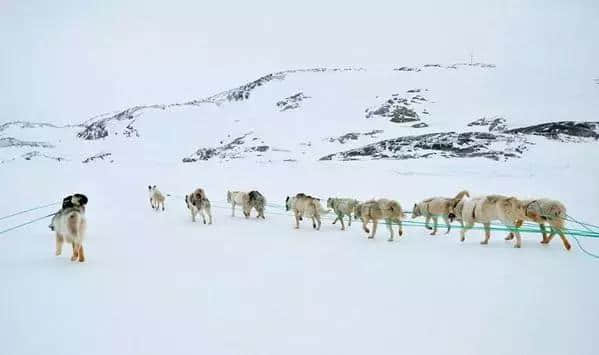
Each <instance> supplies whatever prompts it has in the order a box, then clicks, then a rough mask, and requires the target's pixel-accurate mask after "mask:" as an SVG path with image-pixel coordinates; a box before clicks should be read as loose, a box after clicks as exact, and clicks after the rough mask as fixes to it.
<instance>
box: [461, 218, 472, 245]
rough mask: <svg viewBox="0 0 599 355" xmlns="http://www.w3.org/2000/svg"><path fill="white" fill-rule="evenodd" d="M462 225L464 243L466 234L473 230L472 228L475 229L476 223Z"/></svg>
mask: <svg viewBox="0 0 599 355" xmlns="http://www.w3.org/2000/svg"><path fill="white" fill-rule="evenodd" d="M461 224H462V230H461V231H460V241H462V242H463V241H464V240H466V232H467V231H468V230H470V229H472V227H474V222H466V224H464V222H463V221H462V222H461Z"/></svg>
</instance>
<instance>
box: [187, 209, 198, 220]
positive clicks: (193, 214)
mask: <svg viewBox="0 0 599 355" xmlns="http://www.w3.org/2000/svg"><path fill="white" fill-rule="evenodd" d="M189 212H190V213H191V221H192V222H195V221H196V214H195V213H194V212H193V209H191V208H190V209H189Z"/></svg>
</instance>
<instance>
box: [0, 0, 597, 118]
mask: <svg viewBox="0 0 599 355" xmlns="http://www.w3.org/2000/svg"><path fill="white" fill-rule="evenodd" d="M84 3H87V4H84ZM598 42H599V1H597V0H589V1H582V0H581V1H554V0H546V1H531V2H527V1H483V0H479V1H460V0H455V1H413V0H412V1H393V0H388V1H378V0H368V1H365V0H364V1H358V2H355V3H354V2H351V1H325V0H320V1H312V0H302V1H292V2H291V1H283V0H272V1H268V0H265V1H224V0H213V1H149V0H139V1H126V0H120V1H94V2H91V1H90V2H87V1H63V0H53V1H27V0H20V1H12V0H0V43H1V45H2V46H1V49H0V107H1V111H0V122H3V121H9V120H32V121H53V122H80V121H83V120H85V119H87V118H89V117H90V116H93V115H95V114H98V113H102V112H107V111H113V110H116V109H120V108H125V107H127V106H131V105H136V104H151V103H170V102H179V101H183V100H187V99H192V98H197V97H202V96H206V95H209V94H212V93H215V92H217V91H219V90H224V89H228V88H231V87H234V86H236V85H239V84H242V83H244V82H246V81H249V80H253V79H255V78H256V77H258V76H260V75H263V74H266V73H269V72H273V71H277V70H283V69H292V68H297V67H314V66H349V65H352V66H365V67H372V68H376V67H390V68H391V67H395V66H399V65H411V64H424V63H432V62H438V63H453V62H457V61H466V60H468V58H469V53H470V52H471V51H472V52H474V55H475V60H479V61H484V62H489V63H495V64H497V65H498V66H518V67H520V68H530V70H541V71H543V72H547V71H550V72H568V71H576V72H578V73H579V74H580V73H581V72H584V75H589V77H590V78H591V77H599V64H597V63H599V45H598ZM587 73H588V74H587ZM589 80H591V79H589Z"/></svg>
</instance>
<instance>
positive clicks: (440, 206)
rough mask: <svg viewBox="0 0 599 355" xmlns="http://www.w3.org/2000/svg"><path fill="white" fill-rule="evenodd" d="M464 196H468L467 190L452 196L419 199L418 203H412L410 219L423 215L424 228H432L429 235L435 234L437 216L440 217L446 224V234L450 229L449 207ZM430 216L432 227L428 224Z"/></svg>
mask: <svg viewBox="0 0 599 355" xmlns="http://www.w3.org/2000/svg"><path fill="white" fill-rule="evenodd" d="M464 196H467V197H470V194H469V193H468V191H466V190H464V191H461V192H459V193H458V194H457V195H456V196H455V197H454V198H449V197H431V198H427V199H426V200H424V201H420V202H419V203H416V204H414V208H413V209H412V219H414V218H417V217H420V216H424V217H425V218H426V221H425V223H424V226H425V228H427V229H432V230H433V231H432V232H431V235H435V234H437V222H438V220H439V217H441V218H443V221H444V222H445V224H446V225H447V232H446V233H445V234H448V233H449V232H450V231H451V224H450V223H449V212H450V209H451V207H452V206H453V205H454V204H456V203H457V202H459V201H460V200H461V199H462V198H463V197H464ZM431 218H432V219H433V227H431V226H430V225H429V222H430V220H431Z"/></svg>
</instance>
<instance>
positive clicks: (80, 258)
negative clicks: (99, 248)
mask: <svg viewBox="0 0 599 355" xmlns="http://www.w3.org/2000/svg"><path fill="white" fill-rule="evenodd" d="M84 261H85V254H84V252H83V244H79V262H80V263H82V262H84Z"/></svg>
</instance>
